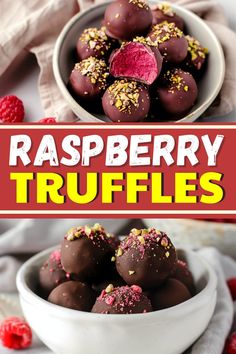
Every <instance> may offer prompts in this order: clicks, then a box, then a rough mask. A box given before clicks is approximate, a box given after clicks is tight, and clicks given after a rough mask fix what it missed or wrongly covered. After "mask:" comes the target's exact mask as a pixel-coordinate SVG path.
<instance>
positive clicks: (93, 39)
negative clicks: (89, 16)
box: [79, 27, 112, 51]
mask: <svg viewBox="0 0 236 354" xmlns="http://www.w3.org/2000/svg"><path fill="white" fill-rule="evenodd" d="M79 40H80V41H81V42H84V43H86V44H87V45H88V47H89V48H90V49H95V51H100V50H106V51H108V50H109V49H110V48H111V45H112V43H111V40H110V39H109V38H108V36H107V35H106V32H105V27H102V28H100V29H98V28H96V27H91V28H87V29H85V30H84V31H83V33H82V34H81V36H80V38H79Z"/></svg>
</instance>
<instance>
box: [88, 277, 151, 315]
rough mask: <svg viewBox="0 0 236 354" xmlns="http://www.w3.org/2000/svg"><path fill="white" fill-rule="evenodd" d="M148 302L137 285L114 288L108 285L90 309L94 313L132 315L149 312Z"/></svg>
mask: <svg viewBox="0 0 236 354" xmlns="http://www.w3.org/2000/svg"><path fill="white" fill-rule="evenodd" d="M151 311H152V306H151V302H150V300H149V299H148V298H147V297H146V295H144V294H143V292H142V289H141V288H140V287H139V286H137V285H132V286H131V287H129V286H122V287H120V288H114V287H113V285H112V284H110V285H109V286H108V287H107V288H106V289H105V290H103V291H102V293H101V295H100V296H99V297H98V298H97V301H96V302H95V305H94V306H93V308H92V312H94V313H103V314H123V315H125V314H133V313H146V312H151Z"/></svg>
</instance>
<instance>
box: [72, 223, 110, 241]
mask: <svg viewBox="0 0 236 354" xmlns="http://www.w3.org/2000/svg"><path fill="white" fill-rule="evenodd" d="M83 235H84V236H85V235H86V236H87V237H89V238H91V239H93V238H94V237H97V236H99V237H101V238H102V239H107V234H106V232H105V230H104V228H103V227H102V226H101V225H100V224H98V223H96V224H94V226H91V227H90V226H87V225H85V226H77V227H72V228H71V229H70V230H69V231H68V232H67V233H66V235H65V239H66V240H68V241H74V240H76V239H78V238H80V237H82V236H83Z"/></svg>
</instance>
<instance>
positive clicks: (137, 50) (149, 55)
mask: <svg viewBox="0 0 236 354" xmlns="http://www.w3.org/2000/svg"><path fill="white" fill-rule="evenodd" d="M144 40H145V39H144ZM162 61H163V58H162V56H161V53H160V52H159V50H158V48H157V47H151V46H148V45H146V44H143V43H139V42H126V43H124V44H123V45H122V46H121V48H120V49H117V50H116V51H115V52H114V53H113V54H112V56H111V59H110V73H111V75H112V76H114V77H115V78H128V79H131V80H136V81H139V82H142V83H144V84H147V85H151V84H152V83H153V82H154V81H155V80H156V79H157V77H158V76H159V75H160V72H161V68H162Z"/></svg>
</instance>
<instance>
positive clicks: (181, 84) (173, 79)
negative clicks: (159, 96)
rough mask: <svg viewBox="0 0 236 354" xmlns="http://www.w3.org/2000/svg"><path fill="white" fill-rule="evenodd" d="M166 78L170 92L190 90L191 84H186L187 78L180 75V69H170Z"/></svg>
mask: <svg viewBox="0 0 236 354" xmlns="http://www.w3.org/2000/svg"><path fill="white" fill-rule="evenodd" d="M164 78H165V79H166V80H167V83H168V85H169V90H168V91H169V92H170V93H174V92H175V91H176V90H177V91H181V90H182V91H185V92H188V91H189V86H188V85H186V82H185V80H184V79H183V78H182V77H181V76H180V75H179V71H178V70H172V71H170V70H168V71H167V72H166V73H165V75H164Z"/></svg>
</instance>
